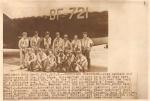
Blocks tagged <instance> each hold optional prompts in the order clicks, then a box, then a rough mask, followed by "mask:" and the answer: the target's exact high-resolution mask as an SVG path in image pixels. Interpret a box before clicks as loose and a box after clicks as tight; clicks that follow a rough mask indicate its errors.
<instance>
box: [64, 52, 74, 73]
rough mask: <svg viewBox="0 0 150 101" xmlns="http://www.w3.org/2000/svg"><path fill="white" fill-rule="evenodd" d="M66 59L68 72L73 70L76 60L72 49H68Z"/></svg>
mask: <svg viewBox="0 0 150 101" xmlns="http://www.w3.org/2000/svg"><path fill="white" fill-rule="evenodd" d="M65 59H66V61H65V67H66V71H67V72H70V71H73V62H74V59H75V56H74V54H73V53H72V51H71V50H67V53H66V58H65Z"/></svg>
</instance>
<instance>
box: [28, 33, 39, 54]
mask: <svg viewBox="0 0 150 101" xmlns="http://www.w3.org/2000/svg"><path fill="white" fill-rule="evenodd" d="M40 41H41V40H40V37H35V36H33V37H32V38H31V40H30V46H31V48H33V49H34V51H35V53H37V50H38V48H39V47H40Z"/></svg>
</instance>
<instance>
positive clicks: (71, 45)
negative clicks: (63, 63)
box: [18, 31, 93, 68]
mask: <svg viewBox="0 0 150 101" xmlns="http://www.w3.org/2000/svg"><path fill="white" fill-rule="evenodd" d="M18 46H19V49H20V64H21V65H22V64H23V63H24V59H25V50H26V49H27V48H29V47H31V48H32V49H33V50H34V52H35V54H37V51H38V49H39V48H43V49H44V50H45V53H46V54H48V51H49V50H52V52H53V53H54V55H55V56H57V55H58V54H59V51H60V50H62V51H63V52H64V54H66V53H67V51H68V50H69V51H72V52H73V53H74V55H76V54H77V51H80V52H82V54H83V55H84V56H85V57H86V58H87V61H88V68H89V67H90V50H91V47H92V46H93V41H92V40H91V39H90V38H89V37H88V36H87V32H83V38H82V39H81V40H80V39H79V38H78V36H77V35H74V39H73V40H72V42H70V40H69V38H68V35H67V34H65V35H64V37H63V38H61V37H60V33H59V32H56V38H55V39H54V40H53V43H52V39H51V37H50V33H49V32H46V33H45V37H44V38H43V39H42V38H40V37H39V35H38V32H37V31H35V33H34V36H33V37H31V38H29V37H28V36H27V32H23V33H22V38H21V39H20V40H19V43H18ZM22 67H23V66H21V68H22Z"/></svg>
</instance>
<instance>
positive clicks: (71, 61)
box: [23, 48, 88, 72]
mask: <svg viewBox="0 0 150 101" xmlns="http://www.w3.org/2000/svg"><path fill="white" fill-rule="evenodd" d="M23 66H24V68H27V69H28V70H29V71H44V72H85V71H87V70H88V62H87V59H86V57H85V56H84V55H83V54H82V53H81V51H77V54H76V55H74V54H73V53H72V51H70V50H67V51H66V54H64V52H63V50H59V52H58V54H57V55H56V56H55V55H54V54H53V51H52V50H49V51H48V54H46V53H45V50H44V49H40V48H39V49H38V50H37V53H36V52H35V50H34V49H33V48H28V49H26V50H25V59H24V63H23Z"/></svg>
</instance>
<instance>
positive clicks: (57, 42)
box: [52, 32, 63, 55]
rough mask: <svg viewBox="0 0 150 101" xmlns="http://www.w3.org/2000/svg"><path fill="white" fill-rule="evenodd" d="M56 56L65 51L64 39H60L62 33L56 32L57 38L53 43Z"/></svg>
mask: <svg viewBox="0 0 150 101" xmlns="http://www.w3.org/2000/svg"><path fill="white" fill-rule="evenodd" d="M52 49H53V52H54V55H57V54H58V52H59V50H62V49H63V39H62V38H61V37H60V33H59V32H56V38H55V39H54V41H53V46H52Z"/></svg>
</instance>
